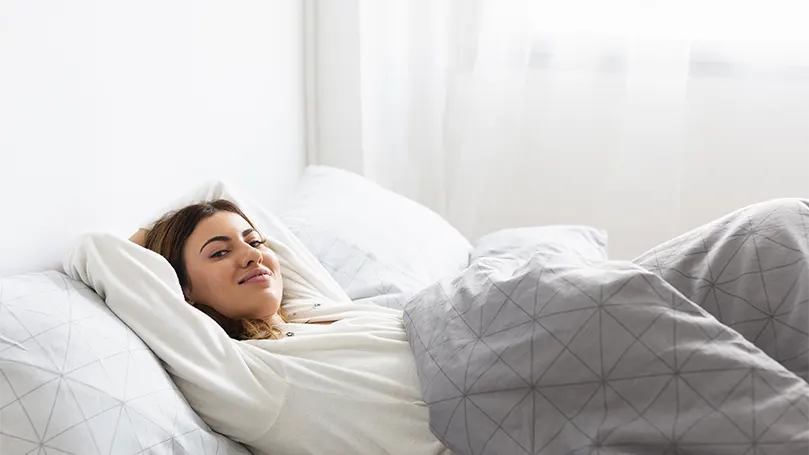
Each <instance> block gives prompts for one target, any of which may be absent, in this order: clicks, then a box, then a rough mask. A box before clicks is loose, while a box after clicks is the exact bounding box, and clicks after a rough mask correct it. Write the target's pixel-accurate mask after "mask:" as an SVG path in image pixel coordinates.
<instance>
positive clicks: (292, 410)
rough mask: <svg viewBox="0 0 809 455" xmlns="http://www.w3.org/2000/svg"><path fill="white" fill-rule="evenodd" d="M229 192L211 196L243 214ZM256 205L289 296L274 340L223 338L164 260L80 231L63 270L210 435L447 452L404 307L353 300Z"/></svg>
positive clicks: (255, 445)
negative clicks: (129, 337) (424, 395)
mask: <svg viewBox="0 0 809 455" xmlns="http://www.w3.org/2000/svg"><path fill="white" fill-rule="evenodd" d="M219 185H222V184H221V183H220V184H219ZM223 188H226V189H223ZM215 189H216V188H215ZM209 190H210V188H209ZM231 191H232V188H227V187H222V188H219V191H217V192H216V193H217V194H215V195H216V196H217V197H221V194H226V195H229V196H230V197H228V198H229V199H235V201H236V202H237V203H239V205H240V206H242V209H243V210H244V209H245V206H246V205H248V204H247V201H246V200H245V199H243V198H241V199H238V198H235V197H233V196H232V195H231V194H230V192H231ZM209 193H210V191H209ZM206 197H207V198H210V197H211V196H210V194H209V195H207V196H206ZM254 210H255V212H254V213H249V212H247V210H245V212H246V213H247V214H248V216H249V217H250V218H251V219H252V220H253V222H254V223H255V224H257V225H258V227H259V230H261V231H262V233H263V234H264V235H265V237H267V238H268V243H269V244H270V246H271V247H272V248H273V249H274V250H275V252H276V254H278V255H279V259H280V260H281V266H282V274H283V275H284V282H285V287H287V289H289V290H290V295H292V296H293V297H292V298H290V299H288V300H285V301H284V303H283V305H284V308H285V310H286V311H287V312H288V314H290V316H291V317H290V320H291V321H293V322H290V323H289V324H286V325H285V326H284V330H285V331H287V332H289V333H288V336H287V337H285V338H284V339H281V340H254V341H236V340H232V339H230V338H229V337H228V336H227V335H226V334H225V332H224V331H223V330H222V329H221V328H220V327H219V326H218V325H217V324H216V323H215V322H214V321H213V320H211V319H210V318H209V317H207V316H205V315H204V314H202V313H201V312H199V311H198V310H196V309H194V308H192V307H191V306H190V305H188V304H187V303H186V302H185V301H184V299H183V297H182V291H181V289H180V286H179V283H178V280H177V277H176V275H175V273H174V271H173V270H172V268H171V266H170V265H169V264H168V262H167V261H166V260H165V259H163V258H162V257H161V256H159V255H157V254H156V253H154V252H151V251H148V250H146V249H144V248H141V247H139V246H137V245H135V244H133V243H131V242H129V241H127V240H124V239H122V238H119V237H116V236H113V235H109V234H92V235H86V236H84V237H83V238H82V239H81V240H80V241H79V242H78V245H77V246H76V247H75V249H74V250H73V251H72V253H71V254H70V255H69V256H68V257H67V258H66V260H65V263H64V268H65V271H66V273H68V275H70V276H72V277H73V278H76V279H80V280H82V281H83V282H84V283H86V284H87V285H88V286H90V287H92V288H93V289H94V290H95V291H96V292H97V293H98V294H99V295H100V296H101V297H102V298H104V299H105V301H106V303H107V305H108V306H109V307H110V309H112V311H113V312H115V314H116V315H117V316H118V317H119V318H120V319H121V320H123V321H124V322H125V323H126V324H127V325H128V326H129V327H131V328H132V329H133V330H134V331H135V332H136V333H137V334H138V336H140V337H141V338H142V339H143V340H144V341H145V342H146V344H147V345H148V346H149V347H150V348H151V349H152V350H153V351H154V352H155V353H156V354H157V356H158V357H160V359H161V360H162V361H163V362H165V364H166V370H167V371H168V372H169V373H170V374H171V375H172V377H173V379H174V380H175V382H176V383H177V385H178V386H179V388H180V390H181V391H182V392H183V394H184V395H185V397H186V398H187V399H188V401H189V403H190V404H191V406H192V407H193V408H194V409H195V410H196V411H197V412H198V413H199V414H200V416H201V417H202V418H203V419H204V420H205V421H206V422H207V423H208V424H209V425H210V426H211V427H212V428H213V429H214V430H216V431H218V432H220V433H222V434H225V435H227V436H229V437H231V438H233V439H234V440H237V441H240V442H242V443H244V444H246V445H247V446H248V447H249V448H250V449H251V450H252V451H253V452H254V453H256V454H277V455H280V454H295V455H300V454H352V455H359V454H403V455H404V454H406V455H428V454H448V453H449V451H448V450H446V449H445V448H444V447H443V445H442V444H441V443H440V442H439V441H438V440H437V439H436V437H435V436H434V435H433V434H432V432H431V430H430V427H429V415H428V409H427V407H426V405H425V404H424V402H423V401H422V399H421V391H420V386H419V380H418V377H417V375H416V366H415V360H414V358H413V354H412V352H411V350H410V347H409V344H408V341H407V338H406V333H405V330H404V326H403V324H402V312H401V311H397V310H392V309H387V308H381V307H376V306H370V305H355V304H353V303H350V302H349V301H348V299H347V298H345V296H344V294H343V293H342V291H341V290H339V287H337V285H336V283H334V282H333V280H331V279H330V277H328V275H327V274H326V272H325V270H323V269H322V267H320V265H319V264H318V263H317V261H316V260H315V259H314V258H313V257H312V256H311V255H310V254H309V253H308V252H306V251H305V248H304V247H303V246H302V245H301V244H300V243H299V242H297V239H294V236H291V234H289V233H288V232H287V231H285V228H283V227H282V226H281V225H280V223H278V222H277V221H276V220H275V219H274V218H272V217H270V216H269V215H268V214H266V213H261V211H260V209H254ZM259 220H260V221H259ZM262 224H263V226H262ZM301 248H303V251H301ZM324 274H325V275H326V276H324ZM305 321H311V322H314V321H336V322H334V323H333V324H329V325H317V324H305V323H303V322H305Z"/></svg>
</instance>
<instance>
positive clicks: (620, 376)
mask: <svg viewBox="0 0 809 455" xmlns="http://www.w3.org/2000/svg"><path fill="white" fill-rule="evenodd" d="M784 204H785V202H783V201H782V202H779V203H778V204H777V205H778V207H780V208H778V207H772V206H768V207H764V208H762V207H758V208H754V209H748V210H745V211H740V212H738V213H736V214H734V216H733V217H731V218H732V219H723V220H721V224H720V225H721V226H723V228H722V231H721V232H722V235H716V236H714V237H713V238H714V239H715V242H713V243H711V242H702V243H700V245H701V247H702V248H701V249H699V251H703V249H706V248H707V249H713V250H714V251H721V254H714V255H706V254H703V255H702V256H700V257H701V258H702V259H703V261H705V262H704V263H703V267H704V268H705V269H706V270H707V269H711V270H715V272H716V273H715V275H714V276H715V277H718V276H720V273H719V272H720V270H722V269H723V267H725V268H726V269H727V270H731V269H732V270H733V271H734V273H735V272H739V273H740V274H741V275H742V276H748V275H750V276H755V277H756V279H757V280H759V281H758V282H759V283H760V284H759V287H761V286H765V287H767V289H769V295H770V296H771V297H773V298H774V299H775V298H777V299H778V301H777V302H776V304H781V306H780V307H779V308H781V309H783V310H790V313H794V314H792V315H791V316H790V317H789V321H792V324H791V326H792V327H793V328H794V329H795V330H796V332H795V334H794V335H791V337H790V338H787V339H788V340H790V341H791V342H793V343H796V342H797V343H800V342H801V341H803V340H804V338H799V335H800V334H801V333H805V332H806V331H807V327H805V325H804V326H801V325H800V324H805V322H801V321H805V319H804V316H805V315H804V314H803V311H805V308H806V302H805V301H803V300H802V299H804V298H805V295H806V294H805V293H804V289H806V288H809V279H808V278H809V277H807V275H806V268H805V267H804V268H803V269H799V273H798V274H797V275H794V274H793V275H794V276H792V275H791V276H792V279H786V278H784V277H782V276H780V275H778V274H776V273H767V270H769V268H774V269H776V270H779V268H778V267H777V266H778V261H785V262H784V263H785V264H794V263H797V262H800V261H804V263H805V261H807V260H809V259H808V258H809V243H801V242H800V241H795V239H794V238H793V239H792V240H789V239H788V238H787V237H789V235H786V234H784V233H782V232H775V231H777V230H778V229H777V228H775V227H774V226H775V225H784V224H786V225H788V226H795V220H796V219H795V218H792V222H786V221H784V219H785V218H784V217H787V218H789V217H792V216H794V215H795V213H798V214H799V215H800V214H802V213H803V212H801V210H805V208H804V209H800V204H797V203H795V202H794V201H790V204H791V205H789V207H788V208H787V207H786V206H784ZM804 207H805V206H804ZM765 209H766V210H765ZM781 215H783V216H784V217H782V216H781ZM733 220H735V223H734V222H733ZM767 220H769V222H768V221H767ZM800 220H801V218H797V221H800ZM720 225H717V226H720ZM807 225H809V223H808V224H807ZM797 226H801V225H800V224H798V225H797ZM751 227H752V230H751V232H752V234H750V235H759V236H761V237H759V238H758V244H759V245H760V246H763V245H764V244H765V243H767V242H779V243H780V244H782V245H784V246H786V247H787V249H788V250H790V251H791V252H792V253H791V255H778V256H775V255H770V256H766V255H764V256H763V257H762V256H759V257H757V258H756V257H748V258H747V261H746V263H748V264H757V265H756V267H755V268H754V269H752V270H756V271H757V273H755V274H753V273H752V272H751V273H746V272H745V271H744V270H737V269H738V267H736V268H733V267H728V266H727V264H728V263H730V262H731V261H730V260H729V259H728V258H729V257H731V256H733V254H735V255H736V257H737V258H738V256H739V255H745V254H747V255H750V254H755V252H756V251H758V252H759V253H761V252H762V249H761V248H758V249H757V248H748V249H745V248H741V247H740V241H739V240H737V239H738V238H741V237H743V236H740V235H737V234H738V231H739V230H741V229H751ZM714 230H716V229H714ZM709 231H711V229H710V228H705V229H702V230H698V231H696V232H702V233H706V232H709ZM756 233H758V234H756ZM765 235H766V236H768V237H769V240H767V239H765V238H764V236H765ZM689 238H693V239H703V240H704V239H705V237H700V236H699V235H692V237H689ZM796 238H798V239H800V238H801V237H800V236H797V237H796ZM748 239H749V238H748ZM681 240H682V241H679V242H678V241H673V242H671V245H680V246H682V245H688V246H692V248H691V250H689V249H688V248H686V249H684V250H678V251H680V252H682V251H692V252H693V250H697V248H696V244H697V241H696V240H695V241H693V242H691V243H689V242H686V241H685V240H683V239H681ZM734 242H735V243H734ZM656 251H658V254H659V255H660V256H661V257H662V256H663V253H668V254H666V255H665V259H666V261H665V262H663V261H661V262H660V263H658V265H661V264H663V265H662V267H663V268H664V269H666V270H669V271H672V272H671V273H670V274H671V275H673V274H675V272H674V271H677V270H686V267H685V266H682V267H681V266H680V264H684V262H683V261H685V260H687V259H688V258H689V256H688V255H681V256H679V258H680V260H679V264H678V260H677V257H678V256H677V254H676V253H673V252H672V249H671V248H664V249H659V250H656ZM729 251H732V252H735V253H728V252H729ZM703 253H704V251H703ZM650 257H653V256H647V260H646V261H644V265H645V266H648V267H650V268H652V267H651V264H654V261H653V260H651V259H648V258H650ZM712 258H713V259H715V260H714V261H712ZM692 259H693V258H692ZM739 260H741V258H739ZM695 262H696V263H700V262H699V261H695ZM759 266H760V267H759ZM780 269H782V270H787V268H786V267H781V268H780ZM800 270H803V272H800ZM792 272H794V271H790V273H792ZM801 273H802V274H801ZM683 275H686V276H688V273H683ZM728 276H730V275H728ZM737 278H738V277H737ZM761 283H763V284H761ZM747 285H750V286H752V285H751V284H750V282H747ZM703 294H704V293H703ZM750 294H751V297H750V299H748V301H749V300H755V298H754V297H752V295H753V294H755V295H763V294H764V292H761V291H758V292H756V293H750ZM740 298H741V297H740ZM753 306H756V305H753ZM722 311H723V316H725V317H730V315H731V314H737V315H738V314H739V313H740V312H741V311H742V310H739V311H736V312H735V313H734V312H733V311H731V310H730V308H723V309H722ZM744 311H747V310H744ZM779 314H780V313H779ZM781 316H783V315H781ZM405 327H406V329H407V332H408V337H409V340H410V343H411V348H412V349H413V351H414V354H415V356H416V362H417V365H418V370H419V378H420V381H421V386H422V392H423V396H424V399H425V401H426V402H427V404H428V406H429V408H430V423H431V427H432V430H433V432H434V433H435V434H436V435H437V436H438V437H439V438H440V439H441V440H442V441H443V442H444V443H445V444H446V445H447V446H448V447H449V448H450V449H451V450H452V451H453V453H456V454H486V453H491V454H500V453H508V454H523V453H527V454H590V453H602V454H603V453H613V454H617V453H621V454H663V453H689V454H705V455H708V454H711V455H716V454H728V455H730V454H734V455H737V454H744V453H747V454H751V453H767V454H775V453H778V454H805V453H807V451H809V385H807V383H806V381H804V380H803V379H802V378H801V377H799V376H798V375H797V374H796V372H797V373H799V374H800V373H802V372H803V371H804V370H800V365H804V364H802V363H800V362H798V361H797V360H796V359H798V357H799V356H797V355H796V354H799V353H801V352H805V351H802V349H805V348H806V346H800V345H799V346H791V347H787V346H783V345H782V346H779V345H778V344H777V343H776V342H775V340H774V339H771V338H766V341H767V342H766V343H764V344H763V346H764V347H765V348H766V349H768V350H770V351H772V352H779V353H781V355H782V356H783V358H784V359H785V360H788V361H784V362H782V363H783V364H782V363H779V362H778V361H776V360H775V359H773V357H771V356H770V355H768V353H767V352H765V351H764V350H762V349H761V348H759V347H758V346H756V345H755V344H754V343H753V342H752V341H753V340H752V339H747V338H745V336H743V335H742V334H740V333H739V332H737V331H736V330H734V329H732V328H730V327H729V326H728V325H725V324H723V323H722V322H720V320H718V319H717V318H716V317H714V316H713V315H711V314H710V313H709V312H708V311H706V310H705V309H704V308H702V307H700V305H698V304H697V303H695V302H694V301H692V300H689V299H688V298H686V296H684V295H683V294H682V293H681V292H680V291H678V289H677V288H675V287H674V286H673V285H672V284H671V283H669V282H667V281H666V280H665V279H663V277H661V275H659V274H656V273H653V272H652V271H650V270H647V269H646V268H644V267H641V266H640V265H636V264H633V263H629V262H618V261H594V262H590V261H588V260H585V259H583V258H579V257H575V256H572V255H567V256H565V255H543V254H541V253H539V254H536V255H534V256H532V257H531V258H530V259H529V260H528V261H527V262H523V263H515V262H514V261H501V260H499V259H498V258H485V259H481V260H479V261H477V262H476V263H474V264H473V265H472V266H471V267H470V268H469V269H468V270H466V271H465V272H464V273H463V274H461V275H459V276H458V277H456V278H454V279H451V280H446V281H442V282H440V283H436V284H435V285H433V286H430V287H429V288H427V289H425V290H424V291H422V292H421V293H420V294H418V295H417V296H415V297H414V298H413V299H411V300H410V301H409V302H408V303H407V305H406V306H405ZM776 337H777V335H776ZM804 342H805V341H804ZM790 362H792V363H790ZM791 364H794V365H798V366H799V368H797V369H796V371H790V370H789V369H788V368H786V367H785V365H786V366H788V365H791Z"/></svg>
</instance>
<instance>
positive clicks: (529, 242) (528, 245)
mask: <svg viewBox="0 0 809 455" xmlns="http://www.w3.org/2000/svg"><path fill="white" fill-rule="evenodd" d="M538 252H541V253H544V254H573V255H576V256H580V257H583V258H586V259H589V260H593V261H603V260H607V232H606V231H604V230H601V229H597V228H595V227H591V226H583V225H550V226H536V227H523V228H513V229H503V230H500V231H496V232H493V233H491V234H488V235H485V236H483V237H481V238H480V239H479V240H478V241H477V242H476V243H475V249H474V250H473V251H472V254H470V256H469V262H470V263H472V262H474V261H475V260H477V259H479V258H484V257H496V258H500V259H513V260H518V261H526V260H528V258H530V257H531V256H533V255H534V254H536V253H538Z"/></svg>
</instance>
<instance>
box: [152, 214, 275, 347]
mask: <svg viewBox="0 0 809 455" xmlns="http://www.w3.org/2000/svg"><path fill="white" fill-rule="evenodd" d="M219 211H227V212H232V213H235V214H237V215H239V216H241V217H242V218H244V220H245V221H247V223H248V224H250V226H251V227H252V228H253V229H256V227H255V226H254V225H253V222H252V221H250V219H249V218H247V215H245V214H244V213H243V212H242V211H241V209H239V207H238V206H237V205H236V204H234V203H232V202H230V201H228V200H225V199H217V200H213V201H206V202H200V203H198V204H192V205H189V206H186V207H184V208H182V209H180V210H178V211H176V212H169V213H167V214H165V215H164V216H163V217H162V218H160V220H158V221H157V222H156V223H155V224H154V226H152V228H151V229H149V232H148V233H147V234H146V242H145V245H144V246H145V247H146V248H148V249H150V250H152V251H154V252H155V253H157V254H159V255H161V256H163V257H164V258H166V260H167V261H169V264H171V266H172V268H174V271H175V272H176V273H177V278H179V280H180V286H181V287H182V288H186V287H189V288H190V287H191V282H190V281H189V279H188V271H187V270H186V266H185V261H184V260H183V248H184V247H185V243H186V242H187V241H188V238H189V237H190V236H191V233H192V232H194V229H196V227H197V224H199V223H200V221H202V220H204V219H205V218H208V217H210V216H213V215H214V214H215V213H216V212H219ZM256 230H258V229H256ZM193 306H194V308H196V309H198V310H200V311H202V312H203V313H205V314H207V315H208V316H209V317H210V318H211V319H213V320H214V321H216V323H217V324H219V325H220V326H221V327H222V328H223V329H224V330H225V333H227V334H228V336H229V337H231V338H233V339H236V340H258V339H265V338H272V339H277V338H280V337H281V333H282V331H281V330H280V329H279V328H278V327H276V326H274V325H272V324H270V323H268V322H266V321H264V320H260V319H240V320H235V319H231V318H229V317H227V316H224V315H223V314H221V313H219V312H218V311H216V310H214V309H213V308H211V307H209V306H207V305H204V304H200V303H195V304H193ZM278 314H279V315H280V316H281V318H282V319H284V320H286V317H285V315H284V314H283V311H282V310H279V311H278Z"/></svg>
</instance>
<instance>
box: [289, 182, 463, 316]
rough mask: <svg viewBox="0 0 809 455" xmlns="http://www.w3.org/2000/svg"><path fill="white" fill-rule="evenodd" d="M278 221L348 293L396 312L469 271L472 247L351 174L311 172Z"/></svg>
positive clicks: (429, 215) (410, 204)
mask: <svg viewBox="0 0 809 455" xmlns="http://www.w3.org/2000/svg"><path fill="white" fill-rule="evenodd" d="M285 205H286V206H287V207H289V209H287V210H286V211H285V212H284V213H282V214H280V216H279V218H280V219H281V221H282V222H284V224H286V225H287V227H289V229H290V230H291V231H292V232H294V233H295V234H296V235H297V236H298V238H300V239H301V241H302V242H303V243H304V244H305V245H306V246H307V247H308V248H309V250H310V251H312V252H313V253H314V255H315V257H317V258H318V260H319V261H320V262H321V263H322V264H323V265H324V266H325V268H326V270H328V271H329V273H330V274H331V275H332V276H333V277H334V278H335V280H336V281H337V282H338V284H340V286H341V287H342V288H343V289H344V290H345V292H346V294H348V296H349V297H350V298H351V299H352V300H354V301H359V302H361V303H364V302H373V303H376V304H380V305H383V306H387V307H391V308H396V309H400V308H401V307H402V304H403V303H404V300H405V299H406V298H408V297H410V296H411V295H412V294H414V293H415V292H417V291H419V290H421V289H422V288H424V287H425V286H427V285H429V284H431V283H433V282H435V281H437V280H438V279H440V278H442V277H444V276H447V275H451V274H454V273H457V272H459V271H461V270H463V269H464V268H466V266H467V264H468V260H469V253H470V251H472V245H471V244H470V243H469V241H468V240H467V239H466V238H465V237H464V236H463V235H461V234H460V233H459V232H458V231H457V230H456V229H455V228H453V227H452V226H451V225H450V224H449V223H448V222H447V221H446V220H444V219H443V218H441V216H439V215H438V214H436V213H435V212H433V211H431V210H429V209H428V208H426V207H424V206H422V205H420V204H418V203H416V202H415V201H412V200H410V199H408V198H405V197H403V196H401V195H398V194H396V193H394V192H392V191H389V190H386V189H384V188H382V187H381V186H379V185H377V184H376V183H374V182H372V181H370V180H368V179H366V178H364V177H361V176H359V175H357V174H353V173H350V172H348V171H344V170H340V169H336V168H331V167H326V166H310V167H308V168H306V169H305V170H304V172H303V174H302V176H301V178H300V181H299V183H298V186H297V189H296V191H295V193H294V194H293V196H292V198H291V199H290V200H289V202H288V203H287V204H285Z"/></svg>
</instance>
